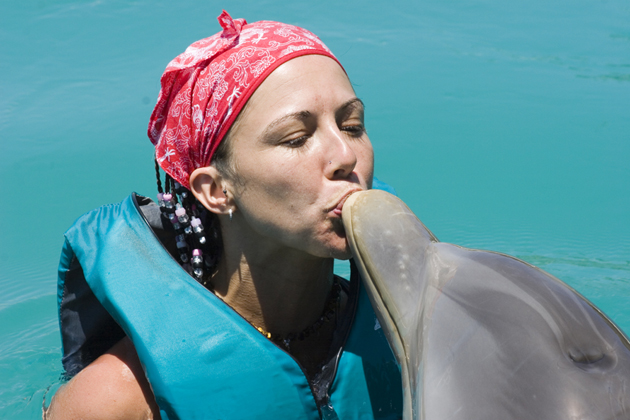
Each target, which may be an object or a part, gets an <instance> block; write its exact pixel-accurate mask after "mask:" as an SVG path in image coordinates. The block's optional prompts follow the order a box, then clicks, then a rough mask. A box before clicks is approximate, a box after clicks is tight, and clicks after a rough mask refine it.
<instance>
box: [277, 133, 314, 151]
mask: <svg viewBox="0 0 630 420" xmlns="http://www.w3.org/2000/svg"><path fill="white" fill-rule="evenodd" d="M309 137H310V136H308V135H303V136H300V137H297V138H293V139H289V140H286V141H284V142H282V145H283V146H286V147H290V148H292V149H296V148H298V147H302V146H304V145H305V144H306V142H307V141H308V138H309Z"/></svg>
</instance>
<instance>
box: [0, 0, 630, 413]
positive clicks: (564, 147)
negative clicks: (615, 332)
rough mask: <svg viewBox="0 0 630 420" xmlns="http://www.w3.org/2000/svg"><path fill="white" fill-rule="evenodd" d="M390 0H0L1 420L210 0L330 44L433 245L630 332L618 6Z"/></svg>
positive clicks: (55, 373) (41, 377)
mask: <svg viewBox="0 0 630 420" xmlns="http://www.w3.org/2000/svg"><path fill="white" fill-rule="evenodd" d="M384 4H385V3H383V2H371V3H370V2H353V1H349V2H332V1H319V2H317V3H316V4H315V3H313V2H279V1H261V0H258V1H246V2H238V3H237V2H230V3H228V2H225V3H223V4H222V3H216V2H192V1H178V2H170V1H152V2H149V1H142V0H138V1H109V0H100V1H99V0H97V1H92V2H89V1H75V0H65V1H49V0H38V1H31V0H25V1H20V2H8V1H5V2H2V3H0V75H1V76H2V77H1V78H0V179H1V180H2V182H1V183H0V185H1V186H0V191H2V197H3V199H4V205H3V206H2V207H0V237H1V239H2V240H1V241H0V268H1V274H0V289H1V290H2V293H1V294H0V378H1V380H0V418H2V419H5V418H6V419H31V418H37V417H39V416H41V403H42V398H43V396H44V394H45V391H46V389H47V388H48V387H49V386H50V385H52V384H56V383H57V382H58V377H59V373H60V371H61V363H60V361H59V356H60V344H59V332H58V327H57V318H56V300H55V293H56V290H55V281H56V267H57V259H58V257H59V250H60V246H61V244H62V234H63V232H64V231H65V229H66V228H67V227H68V226H69V225H70V224H71V223H72V221H73V220H74V219H75V218H76V217H78V216H79V215H80V214H82V213H83V212H85V211H87V210H90V209H92V208H94V207H96V206H99V205H101V204H104V203H110V202H116V201H120V200H121V199H122V198H124V197H125V196H126V195H127V194H128V193H129V192H130V191H132V190H135V191H138V192H139V193H141V194H146V195H151V196H153V195H154V192H155V186H154V177H153V169H152V165H153V162H152V150H151V146H150V143H149V141H148V139H147V137H146V134H145V133H146V125H147V121H148V117H149V114H150V112H151V110H152V106H153V104H154V101H155V99H156V97H157V93H158V90H159V77H160V75H161V73H162V71H163V69H164V67H165V66H166V64H167V63H168V61H169V60H170V59H172V58H173V57H174V56H175V55H177V54H178V53H180V52H181V51H182V50H183V49H184V48H185V47H186V46H187V45H188V44H190V43H191V42H193V41H195V40H197V39H199V38H202V37H205V36H209V35H210V34H212V33H215V32H217V31H218V30H219V26H218V24H217V22H216V16H217V15H218V14H219V13H220V11H221V7H224V8H226V9H227V10H228V12H230V13H231V14H232V16H234V17H245V18H247V19H248V20H249V21H256V20H260V19H272V20H281V21H285V22H288V23H293V24H297V25H300V26H304V27H306V28H308V29H310V30H312V31H313V32H315V33H317V34H318V35H319V36H320V37H321V38H322V39H323V40H324V41H325V42H326V43H327V44H328V45H329V46H330V47H331V49H332V50H333V51H334V52H335V53H336V54H337V56H338V57H339V59H340V60H341V62H342V63H344V65H345V66H346V69H347V71H348V73H349V74H350V76H351V78H352V81H353V83H354V86H355V89H356V91H357V93H358V95H359V96H360V97H361V98H362V99H363V100H364V102H365V103H366V104H367V127H368V131H369V134H370V137H371V139H372V141H373V143H374V147H375V150H376V159H377V162H376V165H377V167H376V173H377V176H378V177H379V178H380V179H381V180H383V181H385V182H387V183H389V184H391V185H393V186H394V187H395V188H396V190H397V191H398V194H399V196H400V197H402V198H403V199H404V200H405V201H406V202H407V203H408V204H409V205H410V207H411V208H412V209H413V210H414V211H415V212H416V213H417V214H418V216H419V217H420V218H421V219H422V220H423V222H424V223H425V224H426V225H427V226H428V227H429V228H430V229H431V230H432V231H433V232H434V233H435V234H436V235H437V236H438V237H439V238H440V239H441V240H443V241H448V242H453V243H457V244H460V245H464V246H470V247H475V248H484V249H491V250H496V251H501V252H506V253H508V254H511V255H515V256H517V257H519V258H522V259H524V260H526V261H529V262H531V263H533V264H535V265H538V266H539V267H541V268H543V269H544V270H546V271H548V272H550V273H552V274H554V275H555V276H557V277H559V278H561V279H563V280H564V281H566V282H567V283H569V284H570V285H572V286H573V287H575V288H576V289H577V290H579V291H580V292H581V293H583V294H584V295H585V296H586V297H588V298H589V299H591V300H592V301H593V302H594V303H595V304H597V305H598V306H600V307H601V308H602V309H603V310H604V311H605V312H606V313H607V314H608V315H609V316H610V317H611V318H612V319H613V320H614V321H615V322H616V323H617V324H618V325H620V326H621V328H622V329H624V330H625V331H626V332H630V309H629V308H628V301H629V299H630V239H629V238H630V165H629V164H628V162H629V161H630V3H628V2H627V1H626V0H608V1H595V0H590V1H585V0H572V1H570V2H569V1H562V0H560V1H555V2H547V1H543V0H527V1H525V0H514V1H510V2H505V1H499V0H480V1H455V0H445V1H441V2H422V1H416V2H388V3H387V4H388V6H387V7H385V6H384ZM340 270H341V271H342V272H343V271H345V267H344V266H341V267H340Z"/></svg>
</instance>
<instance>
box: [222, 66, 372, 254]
mask: <svg viewBox="0 0 630 420" xmlns="http://www.w3.org/2000/svg"><path fill="white" fill-rule="evenodd" d="M232 131H233V132H232V133H231V135H230V141H231V142H232V144H231V156H232V159H233V163H234V167H235V169H236V173H237V179H236V180H235V181H236V182H233V183H231V184H233V185H232V188H233V189H234V191H232V197H233V199H234V203H235V205H236V208H237V210H236V211H237V212H238V213H239V215H238V218H236V217H235V219H234V222H238V223H241V224H244V225H245V226H242V227H246V230H247V229H251V231H252V232H251V233H252V234H254V236H255V237H260V238H262V239H263V240H264V241H265V242H266V243H267V244H268V245H269V246H276V245H277V246H284V247H289V248H293V249H296V250H301V251H304V252H306V253H308V254H310V255H313V256H317V257H324V258H327V257H334V258H339V259H346V258H349V257H350V252H349V249H348V244H347V242H346V238H345V233H344V230H343V225H342V222H341V206H342V205H343V202H344V201H345V199H346V198H347V196H348V195H349V194H351V193H352V192H355V191H359V190H364V189H368V188H370V187H371V184H372V174H373V168H374V155H373V151H372V145H371V143H370V140H369V139H368V136H367V134H366V132H365V128H364V122H363V103H362V102H361V101H360V100H359V99H358V98H357V97H356V96H355V93H354V90H353V89H352V86H351V85H350V82H349V80H348V77H347V76H346V74H345V73H344V71H343V70H342V69H341V67H340V66H339V65H338V64H337V63H336V62H335V61H334V60H332V59H331V58H329V57H325V56H320V55H307V56H301V57H298V58H295V59H293V60H290V61H288V62H286V63H284V64H283V65H281V66H280V67H278V68H277V69H276V70H275V71H274V72H273V73H271V75H270V76H269V77H268V78H267V79H266V80H265V81H264V82H263V83H262V84H261V85H260V87H259V88H258V89H257V90H256V92H255V93H254V94H253V95H252V97H251V98H250V99H249V101H248V104H247V107H246V108H245V109H244V111H243V113H242V115H240V117H239V123H238V125H237V126H235V127H234V129H233V130H232ZM237 220H238V221H237ZM242 227H241V228H242Z"/></svg>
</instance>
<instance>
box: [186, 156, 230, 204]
mask: <svg viewBox="0 0 630 420" xmlns="http://www.w3.org/2000/svg"><path fill="white" fill-rule="evenodd" d="M189 182H190V192H191V193H192V194H193V195H194V196H195V198H196V199H197V200H198V201H199V202H200V203H201V204H202V205H203V206H204V207H205V208H207V209H208V210H210V211H211V212H213V213H216V214H227V213H228V211H229V209H230V208H232V209H234V206H233V205H232V204H230V203H229V202H228V198H227V194H225V193H224V192H223V191H224V189H226V188H227V187H228V185H227V180H226V179H225V178H224V177H223V176H222V175H221V174H220V173H219V171H218V170H217V169H216V168H215V167H214V166H206V167H204V168H197V169H195V170H194V171H193V173H192V174H190V181H189ZM224 184H225V185H224Z"/></svg>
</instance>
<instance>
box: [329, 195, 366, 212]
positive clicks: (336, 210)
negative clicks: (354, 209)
mask: <svg viewBox="0 0 630 420" xmlns="http://www.w3.org/2000/svg"><path fill="white" fill-rule="evenodd" d="M357 191H361V190H360V189H355V190H350V191H348V192H347V193H345V194H344V195H343V197H341V200H339V203H338V204H337V206H336V207H335V208H333V209H332V212H333V214H335V215H337V216H339V217H341V211H342V210H343V205H344V204H345V202H346V200H347V199H348V197H350V194H353V193H355V192H357Z"/></svg>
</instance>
